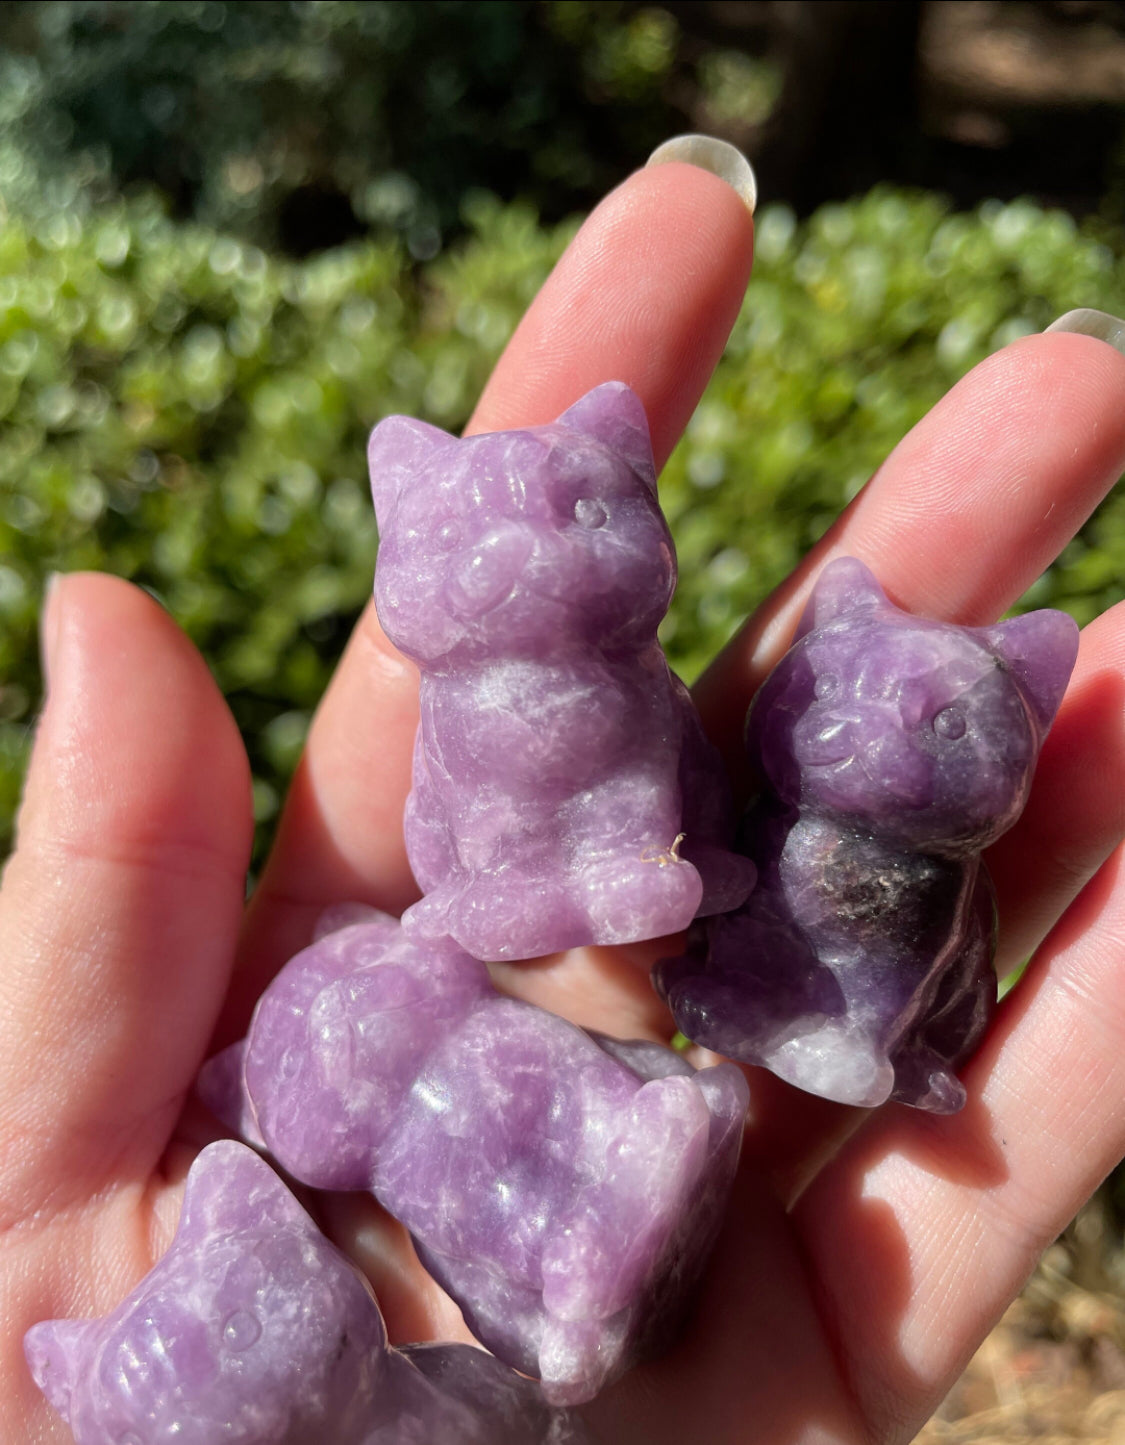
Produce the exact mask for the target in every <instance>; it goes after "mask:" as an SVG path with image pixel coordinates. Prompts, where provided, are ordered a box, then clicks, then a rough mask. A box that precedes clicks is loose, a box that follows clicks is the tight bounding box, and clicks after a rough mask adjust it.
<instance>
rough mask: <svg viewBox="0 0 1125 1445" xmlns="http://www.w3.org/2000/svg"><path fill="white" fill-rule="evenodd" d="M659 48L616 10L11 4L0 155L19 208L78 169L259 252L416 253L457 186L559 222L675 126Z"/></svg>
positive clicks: (369, 2) (512, 3)
mask: <svg viewBox="0 0 1125 1445" xmlns="http://www.w3.org/2000/svg"><path fill="white" fill-rule="evenodd" d="M677 38H678V26H677V24H676V22H675V21H674V20H673V19H672V17H671V16H670V15H669V14H668V13H667V12H666V11H664V10H662V9H659V8H644V7H638V6H636V5H635V4H625V3H622V0H598V3H574V0H566V3H554V0H552V3H541V0H507V3H504V4H496V3H493V0H430V3H427V4H425V5H418V4H414V3H410V0H304V3H289V0H161V3H160V4H152V3H147V0H142V3H136V0H20V3H16V4H11V5H5V6H2V7H0V151H2V148H3V143H4V142H5V141H6V142H7V143H8V145H9V146H10V147H11V151H10V164H11V165H13V166H14V165H16V164H18V161H19V159H20V158H21V157H22V158H23V160H24V161H28V160H30V161H31V162H32V165H31V167H30V169H29V170H28V171H26V172H25V174H24V175H23V176H22V178H18V177H16V176H11V177H9V183H11V181H13V180H16V179H21V180H22V188H23V190H24V192H25V193H26V197H27V199H28V200H29V201H34V195H35V191H36V188H37V177H38V176H41V175H47V176H52V177H56V178H57V177H59V176H63V175H66V174H68V173H71V174H73V173H75V171H76V170H77V172H78V173H79V174H80V175H81V176H82V178H83V183H84V185H85V186H87V187H89V186H90V185H91V184H92V183H93V184H94V185H100V186H102V187H103V188H104V189H105V190H106V191H107V192H109V193H115V194H116V193H120V192H121V191H122V190H123V189H127V188H128V187H130V186H135V185H138V184H140V185H142V186H149V187H151V186H158V187H160V189H161V190H162V192H163V193H164V195H165V196H166V197H167V198H168V199H169V201H170V203H171V205H172V207H173V210H174V212H175V213H176V214H178V215H180V216H181V217H188V216H190V217H192V218H194V219H196V220H200V221H203V222H205V223H207V224H210V225H214V226H216V227H218V228H219V229H222V230H227V231H230V232H232V233H234V234H237V235H239V236H241V237H243V238H244V239H247V240H250V241H252V242H254V243H256V244H259V245H263V246H265V247H267V248H269V249H278V248H280V249H282V250H286V251H289V252H292V253H296V254H306V253H308V252H311V251H313V250H316V249H319V248H322V247H325V246H329V245H332V244H335V243H338V242H341V241H345V240H347V239H349V238H351V237H354V236H357V235H359V234H360V233H362V232H367V231H368V230H369V229H373V230H374V231H376V232H377V233H379V234H396V235H399V236H401V237H402V238H403V240H404V242H405V243H406V245H407V246H408V248H409V249H410V251H411V252H412V254H413V255H414V256H416V257H420V258H428V257H431V256H433V255H435V254H436V252H437V251H438V249H439V247H440V244H441V240H442V237H443V236H444V235H447V234H449V233H450V232H451V231H455V230H458V229H459V228H460V224H461V213H460V207H461V202H462V200H463V199H464V197H465V194H466V191H467V190H469V189H472V188H480V187H484V188H487V189H490V190H492V191H495V192H496V193H498V194H501V195H505V196H516V195H519V196H524V197H527V198H528V199H529V200H531V202H532V203H533V204H535V205H536V206H537V207H538V208H539V210H540V212H541V214H542V213H546V214H548V215H550V216H552V217H553V218H555V219H558V218H559V217H561V216H564V215H566V214H568V213H569V212H570V211H572V210H575V209H577V208H579V207H581V206H587V205H589V204H591V202H592V200H593V199H594V198H595V197H597V196H598V195H601V194H603V193H604V192H605V191H606V190H608V189H609V187H610V186H611V185H613V184H615V183H616V182H617V180H619V179H620V177H621V176H622V175H624V174H625V173H626V172H627V171H628V170H629V169H631V167H632V165H633V164H634V162H635V159H636V157H637V156H643V155H647V154H648V152H649V151H651V150H652V149H653V147H654V146H655V145H656V144H658V142H659V141H661V140H663V139H664V138H665V137H666V136H667V135H669V134H674V133H675V132H676V131H677V130H685V129H690V128H691V127H690V126H689V125H687V124H686V123H685V117H684V115H683V113H682V112H680V111H679V110H678V109H677V108H676V106H675V105H674V104H672V103H671V102H670V101H669V100H667V99H666V98H665V97H664V94H663V85H664V81H665V80H666V78H667V76H668V74H669V72H670V70H671V68H672V65H673V62H674V59H675V43H676V40H677ZM720 79H721V78H720ZM715 84H716V85H720V80H716V81H715ZM720 88H721V86H720ZM727 89H728V90H729V89H730V85H729V78H728V84H727ZM2 173H3V157H2V155H0V183H2Z"/></svg>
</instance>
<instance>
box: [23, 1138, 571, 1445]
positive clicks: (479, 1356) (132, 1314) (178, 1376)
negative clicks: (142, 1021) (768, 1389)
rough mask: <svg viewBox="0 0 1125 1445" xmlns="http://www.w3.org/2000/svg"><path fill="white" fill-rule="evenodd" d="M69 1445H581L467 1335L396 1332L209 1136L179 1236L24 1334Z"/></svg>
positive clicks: (273, 1190)
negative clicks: (119, 1282) (126, 1284)
mask: <svg viewBox="0 0 1125 1445" xmlns="http://www.w3.org/2000/svg"><path fill="white" fill-rule="evenodd" d="M25 1351H26V1354H27V1359H28V1363H29V1365H30V1367H31V1371H32V1374H33V1375H34V1377H35V1380H36V1383H37V1384H38V1385H39V1387H40V1389H41V1390H43V1392H44V1393H45V1394H46V1396H47V1398H48V1399H49V1400H50V1402H51V1404H52V1405H53V1406H54V1407H55V1409H56V1410H58V1412H59V1413H60V1414H61V1415H62V1416H63V1418H64V1419H66V1420H67V1422H68V1424H69V1425H70V1428H71V1430H72V1432H73V1434H74V1438H75V1441H76V1442H77V1445H219V1442H223V1445H313V1442H325V1445H328V1442H331V1445H582V1441H583V1440H585V1435H584V1433H583V1432H582V1428H581V1426H580V1424H579V1423H578V1422H577V1420H575V1419H573V1418H571V1417H569V1416H568V1415H567V1414H566V1413H565V1412H560V1411H557V1410H552V1409H550V1408H549V1407H548V1406H547V1405H546V1404H545V1402H544V1401H543V1399H542V1396H541V1392H540V1390H539V1388H538V1387H537V1386H536V1385H535V1384H534V1383H533V1382H532V1381H530V1380H525V1379H523V1378H521V1377H520V1376H518V1375H516V1374H515V1373H514V1372H513V1371H512V1370H509V1369H507V1368H506V1367H504V1366H502V1365H500V1364H499V1363H498V1362H497V1361H496V1360H494V1359H492V1358H491V1357H490V1356H488V1355H486V1354H484V1353H483V1352H482V1351H480V1350H475V1349H472V1348H471V1347H469V1346H466V1345H413V1346H409V1347H408V1348H407V1349H406V1350H404V1351H401V1352H400V1351H398V1350H394V1349H391V1348H390V1347H389V1346H388V1345H387V1337H386V1332H385V1330H384V1328H383V1321H382V1317H381V1316H380V1314H379V1308H378V1306H377V1305H376V1303H375V1299H374V1297H373V1295H372V1294H371V1291H370V1288H369V1286H368V1285H367V1283H366V1281H365V1280H364V1279H363V1278H362V1276H361V1275H360V1274H359V1272H358V1271H357V1270H356V1269H355V1268H354V1267H353V1266H352V1265H351V1264H350V1263H349V1262H348V1260H347V1259H345V1257H344V1256H343V1255H342V1254H341V1253H340V1252H339V1251H338V1250H337V1249H336V1248H335V1247H334V1246H333V1245H331V1244H329V1242H328V1241H327V1240H326V1239H324V1238H323V1237H322V1236H321V1235H320V1233H319V1232H318V1230H317V1228H316V1226H315V1225H314V1224H313V1222H312V1220H311V1219H310V1218H309V1217H308V1215H307V1214H306V1213H305V1211H304V1210H303V1209H302V1208H301V1207H300V1206H299V1205H298V1204H297V1201H296V1200H295V1199H294V1198H293V1196H292V1195H291V1194H290V1193H289V1191H288V1190H287V1189H286V1188H285V1186H284V1185H283V1184H282V1182H281V1180H280V1179H279V1178H278V1176H277V1175H276V1174H275V1173H274V1172H273V1170H272V1169H271V1168H270V1167H269V1165H268V1164H266V1163H265V1162H264V1161H263V1160H262V1159H259V1158H258V1156H257V1155H256V1154H254V1153H253V1152H252V1151H250V1150H249V1149H247V1148H246V1147H245V1146H244V1145H241V1144H236V1143H233V1142H229V1141H226V1142H222V1143H218V1144H212V1145H210V1146H209V1147H208V1148H207V1149H205V1150H204V1151H203V1153H202V1154H200V1156H199V1158H198V1159H197V1160H196V1162H195V1164H194V1166H193V1167H192V1170H191V1173H190V1174H189V1176H188V1182H187V1189H186V1193H185V1195H184V1205H183V1211H182V1215H181V1218H180V1224H179V1228H178V1230H177V1232H176V1237H175V1239H174V1240H173V1242H172V1246H171V1248H170V1249H169V1251H168V1253H167V1254H166V1255H165V1256H164V1258H163V1259H162V1260H161V1261H160V1262H159V1263H158V1264H157V1265H156V1267H155V1268H154V1269H153V1270H152V1271H151V1272H150V1273H149V1274H148V1275H146V1276H145V1278H144V1279H143V1280H142V1281H141V1282H140V1284H138V1285H137V1287H136V1288H135V1289H134V1290H133V1291H132V1293H131V1294H130V1295H129V1296H128V1298H127V1299H126V1300H125V1301H124V1302H123V1303H122V1304H121V1305H119V1306H118V1308H117V1309H116V1310H114V1311H113V1313H112V1314H110V1315H108V1316H106V1317H105V1318H104V1319H98V1320H50V1321H47V1322H46V1323H44V1324H40V1325H36V1326H35V1327H34V1328H33V1329H31V1330H30V1331H29V1332H28V1334H27V1337H26V1340H25Z"/></svg>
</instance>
